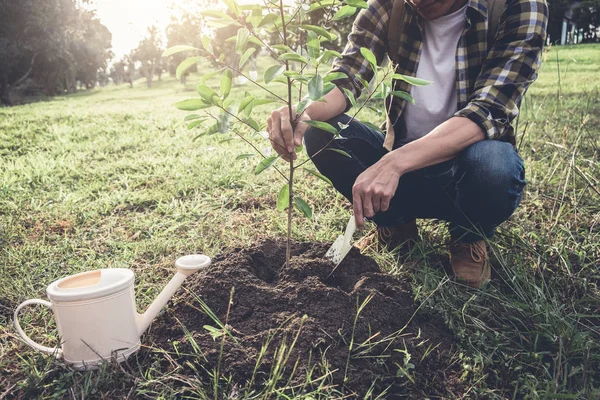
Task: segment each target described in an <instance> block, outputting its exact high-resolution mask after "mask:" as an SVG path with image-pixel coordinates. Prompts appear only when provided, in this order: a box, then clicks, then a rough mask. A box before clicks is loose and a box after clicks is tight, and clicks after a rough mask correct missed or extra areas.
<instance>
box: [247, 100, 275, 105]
mask: <svg viewBox="0 0 600 400" xmlns="http://www.w3.org/2000/svg"><path fill="white" fill-rule="evenodd" d="M271 103H275V100H273V99H254V102H253V103H252V105H255V106H262V105H264V104H271Z"/></svg>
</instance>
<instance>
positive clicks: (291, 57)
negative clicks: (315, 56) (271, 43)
mask: <svg viewBox="0 0 600 400" xmlns="http://www.w3.org/2000/svg"><path fill="white" fill-rule="evenodd" d="M279 59H280V60H284V61H296V62H299V63H303V64H308V60H307V59H306V58H304V57H302V56H301V55H300V54H298V53H284V54H282V55H280V56H279Z"/></svg>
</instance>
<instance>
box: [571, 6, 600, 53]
mask: <svg viewBox="0 0 600 400" xmlns="http://www.w3.org/2000/svg"><path fill="white" fill-rule="evenodd" d="M573 19H574V20H575V23H576V24H577V27H578V28H579V29H580V30H581V33H582V35H583V40H582V41H583V42H584V43H596V42H598V41H600V38H599V37H598V26H600V0H584V1H582V2H581V3H580V4H579V6H578V7H577V8H575V9H574V10H573Z"/></svg>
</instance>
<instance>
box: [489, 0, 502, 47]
mask: <svg viewBox="0 0 600 400" xmlns="http://www.w3.org/2000/svg"><path fill="white" fill-rule="evenodd" d="M505 7H506V0H487V10H488V31H487V43H488V52H489V51H490V49H491V48H492V45H493V44H494V41H495V40H496V34H497V33H498V25H500V17H501V16H502V13H503V12H504V8H505Z"/></svg>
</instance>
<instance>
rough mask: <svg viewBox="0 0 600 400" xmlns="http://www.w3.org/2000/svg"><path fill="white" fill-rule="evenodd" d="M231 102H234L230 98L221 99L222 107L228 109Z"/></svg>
mask: <svg viewBox="0 0 600 400" xmlns="http://www.w3.org/2000/svg"><path fill="white" fill-rule="evenodd" d="M233 102H234V100H233V99H231V98H230V99H227V100H225V101H223V108H225V109H229V106H230V105H232V104H233Z"/></svg>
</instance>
